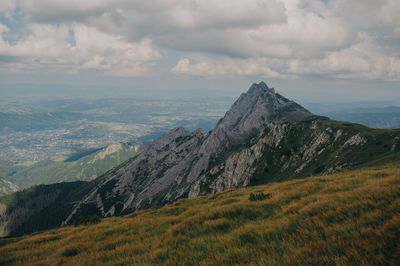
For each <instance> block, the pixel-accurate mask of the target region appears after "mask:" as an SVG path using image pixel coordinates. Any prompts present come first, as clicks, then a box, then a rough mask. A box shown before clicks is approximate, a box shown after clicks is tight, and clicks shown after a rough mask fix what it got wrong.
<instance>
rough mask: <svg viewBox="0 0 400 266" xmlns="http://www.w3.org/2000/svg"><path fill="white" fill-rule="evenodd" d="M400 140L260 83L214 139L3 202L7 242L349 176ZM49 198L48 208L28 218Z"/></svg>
mask: <svg viewBox="0 0 400 266" xmlns="http://www.w3.org/2000/svg"><path fill="white" fill-rule="evenodd" d="M399 136H400V131H398V130H397V131H396V130H386V131H385V130H374V129H369V128H366V127H362V126H359V125H355V124H351V123H342V122H336V121H331V120H328V119H327V118H325V117H320V116H316V115H314V114H312V113H310V112H309V111H307V110H306V109H304V108H303V107H301V106H300V105H298V104H297V103H295V102H293V101H290V100H288V99H287V98H285V97H283V96H281V95H280V94H278V93H276V92H275V90H274V89H271V88H268V86H267V85H266V84H265V83H264V82H261V83H259V84H253V85H252V86H251V87H250V89H249V90H248V91H247V92H246V93H244V94H242V95H241V96H240V97H239V98H238V100H237V101H236V102H235V103H234V104H233V106H232V107H231V108H230V110H229V111H228V112H227V113H226V114H225V116H224V117H223V118H222V119H221V120H220V121H219V122H218V123H217V125H216V126H215V128H214V129H213V130H212V131H210V132H209V133H207V134H205V133H204V132H203V131H202V130H201V129H198V130H196V131H194V132H189V131H187V130H186V129H184V128H176V129H173V130H171V131H170V132H168V133H167V134H165V135H163V136H161V137H160V138H158V139H156V140H155V141H153V142H151V143H147V144H145V145H144V146H142V147H141V149H140V150H139V151H138V153H137V155H136V156H135V157H133V158H132V159H130V160H128V161H126V162H125V163H123V164H122V165H120V166H118V167H116V168H114V169H112V170H111V171H109V172H107V173H106V174H104V175H102V176H100V177H98V178H97V179H95V180H93V181H90V182H77V183H64V184H63V183H61V184H57V195H55V194H54V190H53V189H52V185H48V186H43V187H38V188H37V189H36V190H35V189H33V190H32V189H31V190H30V191H29V197H28V196H26V194H28V192H25V194H24V192H20V193H19V194H18V193H17V194H16V195H15V196H14V197H15V198H16V199H17V200H15V198H14V199H10V197H9V198H3V199H2V198H0V205H1V206H0V211H1V212H2V213H0V215H1V216H0V223H1V224H0V225H2V228H4V229H3V234H4V235H10V234H24V233H29V232H33V231H37V230H41V229H46V228H51V227H55V226H64V225H68V224H71V223H73V222H74V221H75V220H77V219H79V218H80V217H82V216H87V215H98V216H101V217H108V216H115V215H123V214H126V213H130V212H132V211H135V210H138V209H143V208H148V207H151V206H160V205H165V204H169V203H171V202H174V201H176V200H177V199H180V198H186V197H196V196H198V195H204V194H209V193H216V192H220V191H224V190H227V189H232V188H239V187H244V186H248V185H252V184H262V183H267V182H270V181H280V180H286V179H290V178H298V177H304V176H310V175H319V174H324V173H333V172H337V171H342V170H345V169H349V168H354V167H357V166H358V165H361V164H364V163H366V162H369V161H371V160H376V159H379V158H382V157H383V156H387V155H388V154H393V153H396V152H400V145H399V139H400V137H399ZM46 193H47V194H49V195H48V196H46V195H47V194H46ZM44 198H46V204H35V206H39V207H36V208H35V210H34V211H32V210H29V211H28V210H27V208H26V206H31V205H32V201H33V200H36V201H38V200H39V201H40V199H44ZM2 202H3V203H2ZM10 202H11V203H10ZM44 217H46V218H44ZM16 219H18V221H17V220H16ZM44 219H45V220H46V221H45V222H44V221H43V220H44Z"/></svg>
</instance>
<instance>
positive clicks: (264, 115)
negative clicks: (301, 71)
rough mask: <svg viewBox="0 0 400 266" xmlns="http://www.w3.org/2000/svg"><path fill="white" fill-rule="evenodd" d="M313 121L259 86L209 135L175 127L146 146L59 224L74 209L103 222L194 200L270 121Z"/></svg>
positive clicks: (70, 216)
mask: <svg viewBox="0 0 400 266" xmlns="http://www.w3.org/2000/svg"><path fill="white" fill-rule="evenodd" d="M316 118H318V117H317V116H315V115H313V114H312V113H310V112H309V111H307V110H306V109H304V108H302V107H301V106H300V105H298V104H296V103H295V102H292V101H290V100H288V99H286V98H284V97H283V96H281V95H279V94H277V93H276V92H275V90H274V89H270V88H268V86H267V85H266V84H265V83H264V82H260V83H259V84H253V85H252V86H251V87H250V89H249V90H248V91H247V93H244V94H242V95H241V96H240V97H239V99H238V100H237V101H236V102H235V103H234V104H233V106H232V107H231V109H230V110H229V111H228V112H227V113H226V115H225V116H224V117H223V118H222V119H221V120H220V121H219V122H218V123H217V125H216V127H215V128H214V129H213V130H212V131H211V132H210V133H209V134H207V135H204V133H203V132H202V130H200V129H199V130H196V131H195V132H193V133H191V132H189V131H187V130H185V129H183V128H176V129H173V130H172V131H170V132H169V133H167V134H166V135H164V136H162V137H160V138H159V139H157V140H155V141H154V142H152V143H149V144H148V145H146V146H145V147H144V148H143V149H142V150H141V151H140V152H139V154H138V156H136V157H135V158H134V159H132V160H131V161H130V162H129V163H128V164H127V165H126V166H124V167H123V168H121V169H119V170H118V171H117V172H116V173H115V174H113V175H111V176H109V177H107V178H106V179H104V181H103V182H102V183H101V184H99V185H98V186H97V187H96V188H95V189H94V190H93V191H92V192H91V193H90V194H89V196H88V197H86V198H84V199H83V200H82V201H81V202H80V203H79V204H78V205H77V206H76V207H75V209H74V210H73V212H72V213H71V214H70V215H69V216H68V217H67V219H66V220H65V221H63V225H65V224H68V223H69V222H70V220H71V219H73V218H74V216H76V214H77V213H79V210H80V209H88V208H90V209H97V210H98V211H99V214H101V216H104V217H106V216H112V215H119V214H122V213H127V212H131V211H133V210H136V209H142V208H146V207H149V206H153V205H165V204H167V203H170V202H173V201H176V200H177V199H179V198H182V197H188V196H189V194H190V196H196V193H195V192H193V190H192V189H193V185H194V184H195V183H196V181H198V180H199V179H200V178H201V177H203V176H204V175H205V174H206V173H207V171H209V170H210V169H211V168H212V167H213V166H214V165H215V164H216V163H218V162H219V161H221V160H222V158H223V156H224V155H225V154H226V153H227V152H231V151H232V150H235V149H236V148H238V147H241V146H243V145H244V144H246V143H248V142H249V141H250V139H251V138H253V137H255V136H257V135H258V134H259V133H260V132H261V130H262V129H263V128H265V126H267V125H268V124H269V123H270V122H271V121H274V120H281V121H303V120H311V119H316ZM105 188H107V189H105Z"/></svg>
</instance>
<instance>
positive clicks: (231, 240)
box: [0, 164, 400, 265]
mask: <svg viewBox="0 0 400 266" xmlns="http://www.w3.org/2000/svg"><path fill="white" fill-rule="evenodd" d="M252 192H253V193H256V192H263V193H268V194H270V195H271V198H269V199H265V200H259V201H249V195H250V193H252ZM399 239H400V166H399V165H393V164H392V165H386V166H381V167H375V168H368V169H363V170H357V171H350V172H346V173H341V174H336V175H329V176H321V177H312V178H305V179H298V180H292V181H287V182H282V183H271V184H268V185H263V186H257V187H249V188H245V189H240V190H235V191H228V192H224V193H220V194H217V195H212V196H207V197H199V198H196V199H190V200H188V199H184V200H180V201H178V202H176V203H175V204H172V205H169V206H165V207H162V208H152V209H148V210H143V211H138V212H135V213H132V214H130V215H127V216H124V217H119V218H107V219H103V220H102V221H101V223H99V224H95V225H88V226H79V227H72V226H69V227H64V228H60V229H55V230H50V231H46V232H42V233H37V234H33V235H30V236H24V237H17V238H6V239H1V240H0V255H1V256H0V264H1V265H8V264H15V265H24V264H32V265H99V264H113V265H124V264H139V265H143V264H145V265H146V264H162V265H163V264H168V265H170V264H185V265H194V264H196V265H197V264H200V265H221V264H249V265H278V264H279V265H299V264H300V265H311V264H318V265H398V264H399V263H400V241H399Z"/></svg>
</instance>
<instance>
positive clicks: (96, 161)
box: [9, 143, 138, 188]
mask: <svg viewBox="0 0 400 266" xmlns="http://www.w3.org/2000/svg"><path fill="white" fill-rule="evenodd" d="M137 150H138V146H130V145H127V144H121V143H115V144H111V145H109V146H107V147H106V148H104V149H101V150H100V151H97V152H94V153H91V154H89V155H86V156H83V157H81V158H79V159H78V160H75V161H61V162H54V161H44V162H40V163H37V164H35V165H33V166H31V167H28V168H26V169H24V170H21V171H19V172H17V173H16V174H14V175H13V176H11V177H10V178H9V179H10V181H11V182H13V183H14V184H16V185H18V186H19V187H20V188H28V187H30V186H33V185H38V184H53V183H58V182H71V181H78V180H81V181H88V180H93V179H95V178H96V177H98V176H100V175H101V174H103V173H105V172H107V171H108V170H110V169H111V168H113V167H114V166H116V165H119V164H121V163H123V162H124V161H126V160H127V159H129V158H131V157H133V156H134V155H135V153H136V152H137Z"/></svg>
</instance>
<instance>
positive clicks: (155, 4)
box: [0, 0, 400, 100]
mask: <svg viewBox="0 0 400 266" xmlns="http://www.w3.org/2000/svg"><path fill="white" fill-rule="evenodd" d="M399 14H400V1H399V0H381V1H376V0H352V1H347V0H218V1H212V0H162V1H161V0H159V1H157V0H146V1H136V0H84V1H83V0H1V1H0V90H2V91H3V93H5V91H7V90H10V89H11V90H14V89H15V88H23V89H24V90H30V91H31V92H35V91H36V90H40V89H48V90H63V91H66V92H67V91H68V90H73V89H77V88H90V90H91V91H93V92H95V91H96V88H103V89H104V88H114V89H115V88H123V89H125V90H131V91H135V90H140V89H145V90H146V89H149V90H153V91H154V92H157V91H168V90H171V91H172V89H173V90H186V91H189V92H190V91H191V90H194V89H195V90H201V89H204V92H205V93H207V91H214V92H215V91H218V92H220V93H221V94H222V93H232V94H237V93H239V92H241V91H243V90H246V89H247V87H248V86H249V85H250V84H251V83H252V82H255V81H260V80H265V81H266V82H267V84H269V85H270V86H274V87H276V88H277V89H278V90H279V91H283V92H284V93H286V94H290V95H288V96H291V95H292V96H293V97H294V98H302V99H311V100H312V99H316V100H317V99H322V98H331V99H335V100H393V99H397V98H399V99H400V16H399ZM99 91H102V90H100V89H99ZM0 93H1V92H0ZM116 93H117V92H116Z"/></svg>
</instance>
